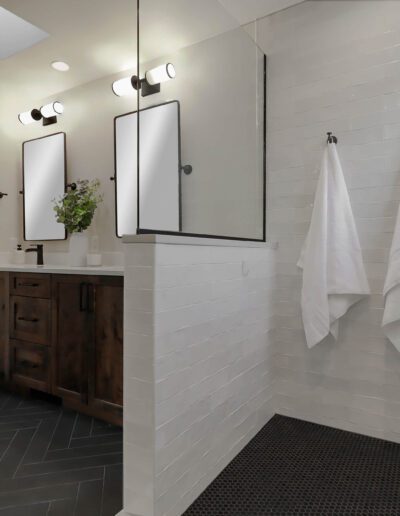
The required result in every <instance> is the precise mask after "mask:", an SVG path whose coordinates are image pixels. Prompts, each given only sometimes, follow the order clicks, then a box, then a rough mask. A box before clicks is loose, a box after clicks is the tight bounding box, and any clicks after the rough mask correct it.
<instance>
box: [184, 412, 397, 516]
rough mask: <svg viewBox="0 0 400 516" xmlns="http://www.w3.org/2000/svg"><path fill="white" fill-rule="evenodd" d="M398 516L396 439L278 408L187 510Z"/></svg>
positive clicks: (195, 514)
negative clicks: (298, 416)
mask: <svg viewBox="0 0 400 516" xmlns="http://www.w3.org/2000/svg"><path fill="white" fill-rule="evenodd" d="M206 515H207V516H264V515H274V516H290V515H293V516H295V515H302V516H303V515H304V516H308V515H312V516H314V515H315V516H338V515H346V516H353V515H354V516H399V515H400V445H399V444H395V443H392V442H388V441H384V440H380V439H374V438H372V437H365V436H362V435H358V434H354V433H351V432H344V431H342V430H337V429H334V428H329V427H325V426H321V425H317V424H314V423H308V422H305V421H300V420H297V419H293V418H288V417H284V416H279V415H276V416H274V417H273V418H272V419H271V420H270V421H269V423H268V424H267V425H266V426H265V427H264V428H263V429H262V430H261V431H260V432H259V433H258V434H257V435H256V436H255V437H254V439H253V440H252V441H250V443H249V444H248V445H247V446H246V447H245V448H244V449H243V451H242V452H241V453H240V454H239V455H238V456H237V457H236V458H235V459H234V460H233V461H232V462H231V463H230V464H229V465H228V466H227V467H226V468H225V469H224V471H223V472H222V473H221V474H220V475H219V476H218V477H217V478H216V479H215V481H214V482H213V483H212V484H211V485H210V486H209V487H208V488H207V489H206V490H205V491H204V492H203V493H202V494H201V495H200V497H199V498H198V499H197V500H196V501H195V502H194V503H193V504H192V506H191V507H190V508H189V509H188V510H187V511H186V512H185V516H206Z"/></svg>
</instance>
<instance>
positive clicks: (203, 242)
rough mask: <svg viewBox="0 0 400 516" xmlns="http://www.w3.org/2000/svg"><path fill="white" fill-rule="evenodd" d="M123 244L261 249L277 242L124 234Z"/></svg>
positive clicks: (276, 245) (275, 244)
mask: <svg viewBox="0 0 400 516" xmlns="http://www.w3.org/2000/svg"><path fill="white" fill-rule="evenodd" d="M122 242H123V243H124V244H168V245H171V244H172V245H199V246H214V247H247V248H253V247H255V248H261V249H277V248H278V242H269V241H267V242H256V241H252V240H229V239H223V238H201V237H192V236H180V235H156V234H148V235H124V236H123V238H122Z"/></svg>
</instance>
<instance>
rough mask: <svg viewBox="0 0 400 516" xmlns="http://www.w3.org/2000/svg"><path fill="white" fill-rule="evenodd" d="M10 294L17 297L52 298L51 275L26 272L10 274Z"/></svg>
mask: <svg viewBox="0 0 400 516" xmlns="http://www.w3.org/2000/svg"><path fill="white" fill-rule="evenodd" d="M10 294H13V295H15V296H28V297H41V298H44V299H49V298H50V275H49V274H41V273H37V274H30V273H25V272H18V273H13V272H11V273H10Z"/></svg>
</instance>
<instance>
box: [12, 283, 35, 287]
mask: <svg viewBox="0 0 400 516" xmlns="http://www.w3.org/2000/svg"><path fill="white" fill-rule="evenodd" d="M38 286H39V283H18V284H17V287H38Z"/></svg>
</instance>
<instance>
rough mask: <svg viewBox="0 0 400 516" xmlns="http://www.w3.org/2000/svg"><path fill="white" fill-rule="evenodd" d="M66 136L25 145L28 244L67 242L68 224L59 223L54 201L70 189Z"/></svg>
mask: <svg viewBox="0 0 400 516" xmlns="http://www.w3.org/2000/svg"><path fill="white" fill-rule="evenodd" d="M65 140H66V138H65V133H56V134H51V135H50V136H45V137H43V138H37V139H35V140H29V141H26V142H24V143H23V144H22V163H23V171H22V180H23V194H24V240H64V239H65V238H66V236H67V235H66V231H65V227H64V224H59V223H58V222H57V221H56V215H55V212H54V210H53V200H54V199H58V198H59V197H61V196H62V195H63V194H64V192H65V188H66V174H67V172H66V151H65V147H66V141H65Z"/></svg>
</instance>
